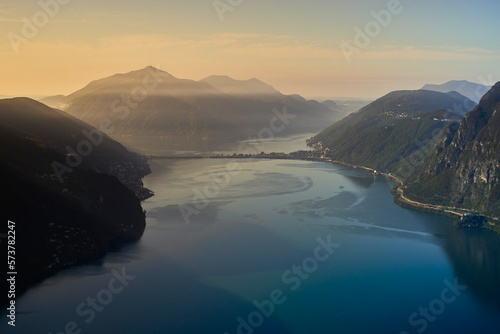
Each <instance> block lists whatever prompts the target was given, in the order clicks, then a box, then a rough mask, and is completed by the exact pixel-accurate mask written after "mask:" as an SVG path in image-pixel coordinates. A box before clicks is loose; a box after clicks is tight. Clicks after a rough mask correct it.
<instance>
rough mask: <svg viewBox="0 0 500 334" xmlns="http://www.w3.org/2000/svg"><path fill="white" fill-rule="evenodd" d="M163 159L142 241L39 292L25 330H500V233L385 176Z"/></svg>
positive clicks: (22, 308)
mask: <svg viewBox="0 0 500 334" xmlns="http://www.w3.org/2000/svg"><path fill="white" fill-rule="evenodd" d="M151 167H152V170H153V173H152V174H151V175H149V176H148V177H146V179H145V186H146V187H147V188H149V189H152V190H153V191H155V193H156V196H154V197H153V198H151V199H149V200H147V201H146V202H144V203H143V207H144V208H145V209H146V210H147V229H146V232H145V234H144V236H143V238H142V239H141V240H140V242H138V243H136V244H133V245H124V246H123V247H121V248H120V249H117V250H116V251H114V252H111V253H110V254H108V255H107V256H106V257H105V258H104V259H103V260H101V261H99V262H97V263H94V264H91V265H87V266H81V267H77V268H73V269H70V270H66V271H64V272H62V273H60V274H58V275H57V276H55V277H53V278H51V279H49V280H47V281H45V282H44V283H42V284H40V285H38V286H37V287H34V288H33V289H31V290H30V291H29V292H28V293H27V294H25V295H24V296H23V297H22V298H20V299H19V300H18V319H17V328H16V329H17V330H19V332H20V333H27V334H29V333H59V332H64V331H65V327H66V328H68V324H69V326H70V327H71V328H76V329H78V330H81V333H186V334H190V333H201V332H203V333H221V334H224V333H230V334H232V333H396V334H402V333H422V332H425V333H441V334H442V333H497V332H498V328H500V327H499V326H500V288H499V286H498V282H499V279H500V256H499V255H500V237H499V236H498V235H497V234H494V233H492V232H489V231H482V230H470V229H457V228H454V227H453V225H452V219H450V218H447V217H442V216H437V215H433V214H429V213H422V212H416V211H412V210H408V209H404V208H401V207H399V206H397V205H396V204H394V202H393V198H392V195H391V194H390V189H391V188H392V186H393V184H392V181H391V180H388V179H386V178H385V177H382V176H373V175H368V174H367V173H366V172H364V171H362V170H359V169H353V168H349V167H345V166H342V165H336V164H331V163H324V162H305V161H281V160H243V159H238V160H231V159H217V160H211V159H203V160H175V161H172V160H153V161H152V162H151ZM330 252H331V254H330ZM117 277H121V278H122V280H121V281H123V282H122V283H120V282H121V281H120V280H117V279H116V278H117ZM124 277H125V278H124ZM4 319H5V318H4ZM6 326H7V325H6V323H5V322H4V323H2V324H1V325H0V331H1V332H4V331H5V330H6V328H7V327H6Z"/></svg>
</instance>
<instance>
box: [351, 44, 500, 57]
mask: <svg viewBox="0 0 500 334" xmlns="http://www.w3.org/2000/svg"><path fill="white" fill-rule="evenodd" d="M353 59H364V60H369V59H372V60H380V59H382V60H431V61H443V60H462V61H480V60H500V51H496V50H485V49H480V48H461V47H457V46H441V47H432V46H426V47H416V46H411V45H407V46H391V45H385V46H383V47H380V48H367V49H365V50H362V51H361V52H360V53H359V54H355V55H354V56H353Z"/></svg>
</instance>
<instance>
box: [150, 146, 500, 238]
mask: <svg viewBox="0 0 500 334" xmlns="http://www.w3.org/2000/svg"><path fill="white" fill-rule="evenodd" d="M303 152H308V151H303ZM308 153H309V154H310V155H308V156H297V155H293V154H292V153H288V154H282V155H277V154H273V153H271V154H236V153H235V154H233V155H215V156H211V155H207V156H203V155H200V156H163V157H162V156H148V157H147V159H148V160H150V159H151V160H155V159H160V160H161V159H267V160H300V161H316V162H329V163H334V164H339V165H343V166H347V167H351V168H355V169H364V170H365V171H367V172H368V173H370V174H372V175H383V176H386V177H388V178H390V179H392V180H394V181H395V182H396V185H395V187H394V188H393V189H392V190H391V193H392V194H393V195H394V202H395V203H396V204H398V205H399V206H401V207H403V208H407V209H412V210H416V211H422V212H431V213H434V214H439V215H443V216H448V217H453V218H456V219H457V220H456V221H455V223H454V225H455V226H456V227H469V228H481V229H487V230H491V231H494V232H497V233H500V220H499V219H498V218H495V217H490V216H486V215H483V214H478V213H476V212H474V211H472V210H470V209H466V208H457V207H449V206H442V205H434V204H429V203H421V202H417V201H413V200H411V199H409V198H407V197H405V196H404V192H403V186H404V182H403V181H402V180H401V179H400V178H399V177H397V176H395V175H393V174H392V173H385V172H382V171H379V170H376V169H373V168H370V167H366V166H360V165H353V164H349V163H346V162H343V161H338V160H332V159H327V158H325V157H323V156H317V155H315V154H314V151H310V152H308ZM477 217H480V218H483V219H484V222H481V223H480V224H479V225H478V224H477V223H474V222H473V221H474V220H475V218H477ZM492 221H494V222H495V223H493V222H492Z"/></svg>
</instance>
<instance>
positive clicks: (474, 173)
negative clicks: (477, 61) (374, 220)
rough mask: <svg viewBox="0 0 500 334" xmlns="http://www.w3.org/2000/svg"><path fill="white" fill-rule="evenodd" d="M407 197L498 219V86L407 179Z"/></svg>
mask: <svg viewBox="0 0 500 334" xmlns="http://www.w3.org/2000/svg"><path fill="white" fill-rule="evenodd" d="M405 195H406V196H407V197H409V198H411V199H414V200H417V201H420V202H425V203H433V204H440V205H450V206H455V207H460V208H468V209H472V210H475V211H477V212H479V213H481V214H485V215H489V216H494V217H500V82H499V83H497V84H496V85H494V86H493V87H492V89H491V90H490V91H489V92H488V93H487V94H486V95H485V96H484V97H483V98H482V99H481V101H480V103H479V104H478V105H477V106H476V107H475V108H474V110H472V111H471V112H470V113H468V114H467V115H466V117H465V118H464V119H463V120H462V121H461V122H460V125H459V126H458V127H456V126H455V127H453V126H450V127H449V128H448V129H447V132H446V134H445V135H444V136H443V137H442V138H441V140H440V141H439V143H438V145H437V146H436V149H435V152H434V154H433V155H431V156H430V157H429V159H428V160H427V162H426V163H425V164H424V165H423V166H422V167H421V168H419V169H418V170H417V171H416V172H415V173H414V174H413V175H412V176H410V177H409V179H408V180H407V189H406V190H405Z"/></svg>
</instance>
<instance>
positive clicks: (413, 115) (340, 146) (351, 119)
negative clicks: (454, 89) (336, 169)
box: [308, 90, 474, 172]
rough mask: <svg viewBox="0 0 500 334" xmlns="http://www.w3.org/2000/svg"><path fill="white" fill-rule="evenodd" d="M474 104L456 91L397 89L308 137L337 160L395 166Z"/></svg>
mask: <svg viewBox="0 0 500 334" xmlns="http://www.w3.org/2000/svg"><path fill="white" fill-rule="evenodd" d="M465 100H466V101H467V103H465V106H464V105H463V103H464V101H465ZM473 106H474V103H473V102H472V101H470V100H468V99H466V98H465V97H464V96H461V95H460V96H456V93H453V94H445V93H438V92H432V91H425V90H417V91H396V92H392V93H390V94H388V95H386V96H384V97H382V98H380V99H378V100H376V101H374V102H372V103H370V104H369V105H367V106H366V107H363V108H361V109H360V110H359V111H358V112H356V113H353V114H350V115H349V116H347V117H346V118H344V119H342V120H341V121H339V122H337V123H335V124H333V125H332V126H330V127H329V128H327V129H325V130H323V131H322V132H321V133H319V134H318V135H316V136H315V137H313V138H311V139H310V140H309V141H308V143H309V144H310V145H312V146H315V147H318V148H322V149H325V150H326V149H328V153H327V154H328V155H329V156H331V157H332V158H333V159H334V160H337V161H342V162H345V163H350V164H355V165H363V166H367V167H371V168H374V169H377V170H384V171H391V172H397V171H398V169H399V168H400V166H399V162H400V160H402V159H404V158H405V157H408V156H409V155H411V154H412V153H413V152H415V151H417V150H418V149H419V148H420V147H421V146H423V145H425V144H426V143H427V142H428V141H429V140H430V139H432V138H434V137H435V136H436V135H437V134H438V133H439V132H440V131H441V130H442V129H443V128H445V127H446V126H447V125H448V124H449V123H453V122H457V121H458V120H460V119H461V118H462V117H463V116H464V115H465V113H466V111H468V110H467V108H472V107H473ZM469 110H470V109H469Z"/></svg>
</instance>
